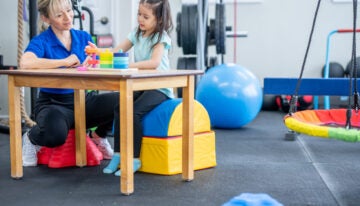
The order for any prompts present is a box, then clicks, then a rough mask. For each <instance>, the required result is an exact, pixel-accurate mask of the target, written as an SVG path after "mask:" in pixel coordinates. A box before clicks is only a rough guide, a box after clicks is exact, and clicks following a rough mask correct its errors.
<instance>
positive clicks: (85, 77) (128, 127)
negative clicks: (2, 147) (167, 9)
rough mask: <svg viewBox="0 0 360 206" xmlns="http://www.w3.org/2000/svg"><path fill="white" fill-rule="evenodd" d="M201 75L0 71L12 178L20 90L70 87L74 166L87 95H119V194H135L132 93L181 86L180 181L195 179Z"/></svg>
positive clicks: (81, 148) (81, 151)
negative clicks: (4, 83) (5, 92)
mask: <svg viewBox="0 0 360 206" xmlns="http://www.w3.org/2000/svg"><path fill="white" fill-rule="evenodd" d="M202 73H203V71H199V70H171V71H154V70H149V71H140V70H139V71H134V70H127V71H120V70H115V71H77V70H76V69H41V70H0V75H1V74H4V75H8V96H9V124H10V161H11V177H13V178H16V179H17V178H22V176H23V167H22V134H21V111H20V109H21V108H20V87H50V88H73V89H74V90H75V93H74V101H75V102H74V104H75V131H76V165H77V166H79V167H82V166H85V165H86V140H85V137H86V125H85V90H87V89H95V90H112V91H119V92H120V122H121V124H120V125H119V127H120V145H121V148H120V150H121V170H122V173H121V178H120V191H121V193H122V194H125V195H130V194H131V193H133V192H134V174H133V91H137V90H150V89H158V88H164V87H182V88H183V92H182V96H183V122H182V124H183V128H182V130H183V141H182V177H183V180H185V181H191V180H192V179H193V178H194V169H193V148H194V147H193V146H194V145H193V141H194V140H193V138H194V129H193V126H194V122H193V118H192V117H193V113H194V108H193V105H194V104H193V103H194V76H195V75H199V74H202Z"/></svg>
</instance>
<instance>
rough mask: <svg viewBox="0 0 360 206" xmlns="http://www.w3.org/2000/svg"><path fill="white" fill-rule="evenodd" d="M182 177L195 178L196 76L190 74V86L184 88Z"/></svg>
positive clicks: (188, 179) (186, 179) (189, 179)
mask: <svg viewBox="0 0 360 206" xmlns="http://www.w3.org/2000/svg"><path fill="white" fill-rule="evenodd" d="M182 94H183V120H182V125H183V129H182V130H183V131H182V133H183V136H182V178H183V180H185V181H191V180H193V179H194V118H193V117H194V76H188V86H187V87H184V88H183V92H182Z"/></svg>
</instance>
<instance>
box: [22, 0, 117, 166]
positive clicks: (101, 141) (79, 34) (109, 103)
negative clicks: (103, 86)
mask: <svg viewBox="0 0 360 206" xmlns="http://www.w3.org/2000/svg"><path fill="white" fill-rule="evenodd" d="M37 5H38V11H39V13H40V17H41V20H42V21H43V22H44V23H46V27H45V28H46V30H45V31H43V32H42V33H40V34H39V35H38V36H36V37H34V38H33V39H32V40H31V41H30V43H29V45H28V46H27V48H26V49H25V52H24V54H23V56H22V57H21V60H20V68H21V69H44V68H47V69H66V68H67V67H75V66H78V65H80V64H81V63H84V62H85V63H86V55H85V53H84V48H85V47H86V46H87V44H88V42H89V41H91V36H90V35H89V34H88V33H86V32H84V31H79V30H75V29H73V28H72V27H73V24H72V23H73V18H74V12H73V8H72V3H71V0H38V2H37ZM118 105H119V93H115V92H114V93H106V94H96V93H95V92H89V93H87V94H86V126H87V127H88V128H91V127H95V126H97V129H96V131H95V132H93V133H92V137H93V141H94V142H95V143H96V144H97V145H98V148H99V149H100V151H101V152H102V153H103V156H104V158H108V159H111V158H112V154H113V150H112V148H111V146H110V144H109V142H108V141H107V139H106V138H100V137H106V134H107V131H108V130H109V128H111V127H112V124H113V119H114V116H115V115H114V108H115V107H119V106H118ZM34 113H35V121H36V123H37V125H35V126H34V127H32V128H31V130H30V131H28V132H26V133H24V136H23V152H22V155H23V166H36V165H37V155H36V153H37V150H38V149H39V146H47V147H57V146H60V145H62V144H64V143H65V140H66V138H67V135H68V132H69V130H70V129H72V128H74V123H75V121H74V90H73V89H53V88H40V92H39V97H38V99H37V101H36V105H35V109H34Z"/></svg>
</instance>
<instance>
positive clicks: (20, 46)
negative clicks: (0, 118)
mask: <svg viewBox="0 0 360 206" xmlns="http://www.w3.org/2000/svg"><path fill="white" fill-rule="evenodd" d="M23 9H24V2H23V0H18V16H17V23H18V48H17V62H18V64H17V65H18V67H19V66H20V59H21V56H22V52H23ZM24 94H25V92H24V88H21V92H20V107H21V117H22V118H23V119H24V121H25V125H26V126H28V127H32V126H34V125H35V124H36V123H35V122H34V121H33V120H32V119H30V117H29V116H28V114H27V112H26V110H25V100H24Z"/></svg>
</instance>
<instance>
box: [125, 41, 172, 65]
mask: <svg viewBox="0 0 360 206" xmlns="http://www.w3.org/2000/svg"><path fill="white" fill-rule="evenodd" d="M164 50H165V46H164V44H163V43H158V44H156V45H155V46H154V49H153V53H152V55H151V58H150V59H149V60H146V61H139V62H133V63H130V64H129V68H138V69H156V68H157V67H158V66H159V65H160V63H161V58H162V55H163V52H164Z"/></svg>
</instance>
